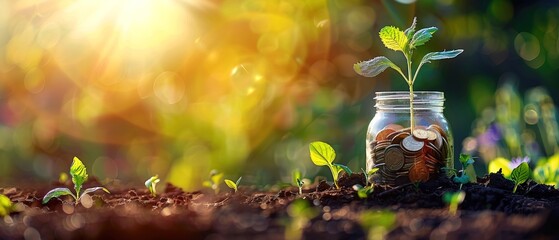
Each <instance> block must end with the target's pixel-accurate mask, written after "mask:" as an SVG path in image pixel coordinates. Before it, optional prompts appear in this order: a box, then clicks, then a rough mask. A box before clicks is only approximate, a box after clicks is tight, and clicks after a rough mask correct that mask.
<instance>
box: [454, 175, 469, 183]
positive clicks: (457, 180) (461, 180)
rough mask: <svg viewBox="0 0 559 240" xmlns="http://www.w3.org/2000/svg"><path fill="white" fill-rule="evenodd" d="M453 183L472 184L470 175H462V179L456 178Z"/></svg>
mask: <svg viewBox="0 0 559 240" xmlns="http://www.w3.org/2000/svg"><path fill="white" fill-rule="evenodd" d="M452 181H454V182H455V183H460V184H466V183H469V182H470V177H468V175H462V176H460V177H454V178H453V179H452Z"/></svg>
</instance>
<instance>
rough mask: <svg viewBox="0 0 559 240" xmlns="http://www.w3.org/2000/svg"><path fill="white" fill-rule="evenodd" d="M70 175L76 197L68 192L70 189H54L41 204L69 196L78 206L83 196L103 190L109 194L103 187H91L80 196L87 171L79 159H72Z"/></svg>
mask: <svg viewBox="0 0 559 240" xmlns="http://www.w3.org/2000/svg"><path fill="white" fill-rule="evenodd" d="M70 175H71V176H72V182H73V183H74V190H76V195H74V194H73V193H72V191H70V189H68V188H55V189H53V190H50V191H49V192H48V193H47V194H45V196H44V197H43V204H46V203H47V202H48V201H49V200H50V199H51V198H57V197H60V196H64V195H70V196H72V197H73V198H74V200H75V204H76V205H78V203H79V202H80V199H81V198H82V197H83V196H84V195H85V194H88V193H92V192H95V191H97V190H103V191H105V192H107V193H110V192H109V190H107V189H106V188H104V187H92V188H88V189H85V190H84V191H83V193H82V194H80V191H81V189H82V185H83V183H84V182H85V181H87V178H88V175H87V169H86V168H85V166H84V165H83V163H82V161H80V159H78V158H77V157H74V160H73V161H72V166H70Z"/></svg>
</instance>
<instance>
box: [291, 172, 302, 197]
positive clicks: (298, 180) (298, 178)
mask: <svg viewBox="0 0 559 240" xmlns="http://www.w3.org/2000/svg"><path fill="white" fill-rule="evenodd" d="M302 175H303V174H302V173H301V171H299V169H295V170H293V172H292V174H291V178H292V181H293V184H294V185H295V186H297V187H298V188H299V195H303V185H304V184H305V183H304V182H303V177H302Z"/></svg>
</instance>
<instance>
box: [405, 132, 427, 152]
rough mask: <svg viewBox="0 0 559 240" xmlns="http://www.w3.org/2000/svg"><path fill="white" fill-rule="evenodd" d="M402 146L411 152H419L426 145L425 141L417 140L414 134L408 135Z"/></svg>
mask: <svg viewBox="0 0 559 240" xmlns="http://www.w3.org/2000/svg"><path fill="white" fill-rule="evenodd" d="M401 145H402V147H403V148H404V149H406V150H408V151H410V152H417V151H419V150H421V149H422V148H423V146H424V145H425V144H424V143H423V142H420V141H417V140H415V138H414V137H413V136H407V137H406V138H404V140H402V143H401Z"/></svg>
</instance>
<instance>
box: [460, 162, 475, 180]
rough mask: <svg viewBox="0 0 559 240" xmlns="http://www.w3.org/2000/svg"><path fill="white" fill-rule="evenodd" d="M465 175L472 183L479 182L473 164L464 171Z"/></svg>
mask: <svg viewBox="0 0 559 240" xmlns="http://www.w3.org/2000/svg"><path fill="white" fill-rule="evenodd" d="M463 174H466V176H468V178H469V179H470V182H471V183H475V182H477V174H476V170H475V169H474V165H472V164H470V165H468V166H467V167H466V169H464V173H463Z"/></svg>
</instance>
